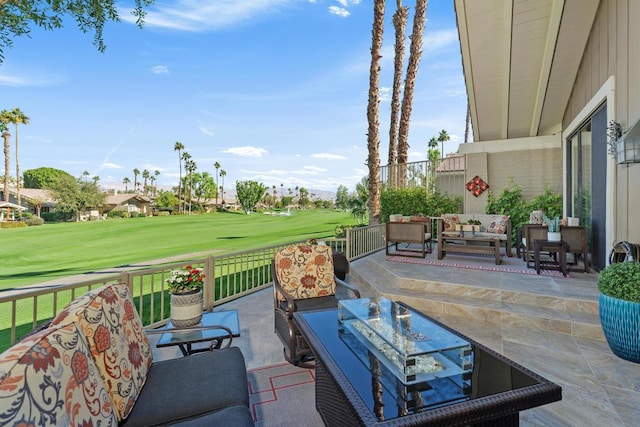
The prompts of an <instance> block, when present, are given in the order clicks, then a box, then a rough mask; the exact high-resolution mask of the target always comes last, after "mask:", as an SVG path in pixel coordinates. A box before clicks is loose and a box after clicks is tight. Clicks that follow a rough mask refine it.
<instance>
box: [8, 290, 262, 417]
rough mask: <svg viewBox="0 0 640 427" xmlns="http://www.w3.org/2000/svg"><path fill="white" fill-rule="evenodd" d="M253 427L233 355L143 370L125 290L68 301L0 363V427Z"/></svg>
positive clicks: (207, 355) (141, 339)
mask: <svg viewBox="0 0 640 427" xmlns="http://www.w3.org/2000/svg"><path fill="white" fill-rule="evenodd" d="M5 423H6V424H8V425H20V424H24V425H74V426H76V425H94V426H98V425H102V426H115V425H125V426H156V425H183V426H198V425H201V426H210V425H233V426H253V425H254V422H253V417H252V415H251V412H250V410H249V393H248V386H247V372H246V366H245V361H244V357H243V355H242V353H241V352H240V350H239V349H238V348H237V347H230V348H226V349H221V350H215V351H210V352H203V353H198V354H194V355H191V356H188V357H183V358H177V359H171V360H166V361H160V362H153V361H152V352H151V347H150V345H149V341H148V339H147V336H146V334H145V331H144V330H143V328H142V322H141V320H140V317H139V316H138V313H137V312H136V309H135V306H134V304H133V299H132V298H131V294H130V292H129V289H128V287H127V286H126V285H123V284H114V285H107V286H103V287H101V288H99V289H96V290H93V291H90V292H88V293H87V294H85V295H83V296H81V297H80V298H78V299H76V300H74V301H72V302H71V303H70V304H69V305H68V306H67V307H66V308H65V309H64V310H63V311H62V312H61V313H60V314H59V315H58V316H57V317H56V318H54V319H53V321H52V322H51V324H50V325H49V326H48V327H47V328H46V329H43V330H40V331H38V332H36V333H34V334H31V335H29V336H27V337H25V338H23V339H22V340H21V341H19V342H18V343H16V344H15V345H13V346H12V347H10V348H9V349H8V350H6V351H5V352H4V353H2V354H1V355H0V424H2V425H5Z"/></svg>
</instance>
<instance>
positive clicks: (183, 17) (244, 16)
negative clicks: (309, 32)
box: [118, 0, 290, 32]
mask: <svg viewBox="0 0 640 427" xmlns="http://www.w3.org/2000/svg"><path fill="white" fill-rule="evenodd" d="M289 3H290V0H251V1H236V0H224V1H193V0H177V1H173V2H171V3H170V4H168V3H167V2H163V3H162V4H161V3H159V2H156V5H155V6H154V7H150V8H149V9H148V10H147V13H146V16H145V18H144V22H145V26H146V27H160V28H167V29H173V30H178V31H193V32H201V31H210V30H215V29H220V28H228V27H230V26H231V25H234V24H237V23H240V22H246V21H249V20H251V19H253V18H254V17H263V16H265V15H268V14H272V13H274V12H276V11H278V10H280V9H283V8H286V7H287V6H289ZM118 12H119V15H120V18H121V19H122V20H123V21H127V22H129V23H135V17H134V16H133V15H132V14H131V9H130V8H129V9H122V10H119V11H118Z"/></svg>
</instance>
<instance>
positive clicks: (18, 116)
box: [11, 108, 29, 204]
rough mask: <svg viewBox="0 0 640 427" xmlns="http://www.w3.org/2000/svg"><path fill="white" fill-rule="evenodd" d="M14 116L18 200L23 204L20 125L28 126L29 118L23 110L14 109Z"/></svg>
mask: <svg viewBox="0 0 640 427" xmlns="http://www.w3.org/2000/svg"><path fill="white" fill-rule="evenodd" d="M11 114H12V115H13V124H14V125H15V126H16V198H17V200H18V204H21V199H20V160H19V158H18V125H19V124H23V125H28V124H29V117H27V116H26V115H25V114H24V112H22V110H20V109H19V108H14V109H13V110H12V111H11Z"/></svg>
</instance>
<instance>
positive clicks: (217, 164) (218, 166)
mask: <svg viewBox="0 0 640 427" xmlns="http://www.w3.org/2000/svg"><path fill="white" fill-rule="evenodd" d="M213 167H214V168H215V169H216V208H217V207H218V190H217V188H218V169H220V163H218V162H215V163H214V164H213Z"/></svg>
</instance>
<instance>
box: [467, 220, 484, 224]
mask: <svg viewBox="0 0 640 427" xmlns="http://www.w3.org/2000/svg"><path fill="white" fill-rule="evenodd" d="M467 224H469V225H481V224H482V222H481V221H480V220H479V219H470V220H469V221H467Z"/></svg>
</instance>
